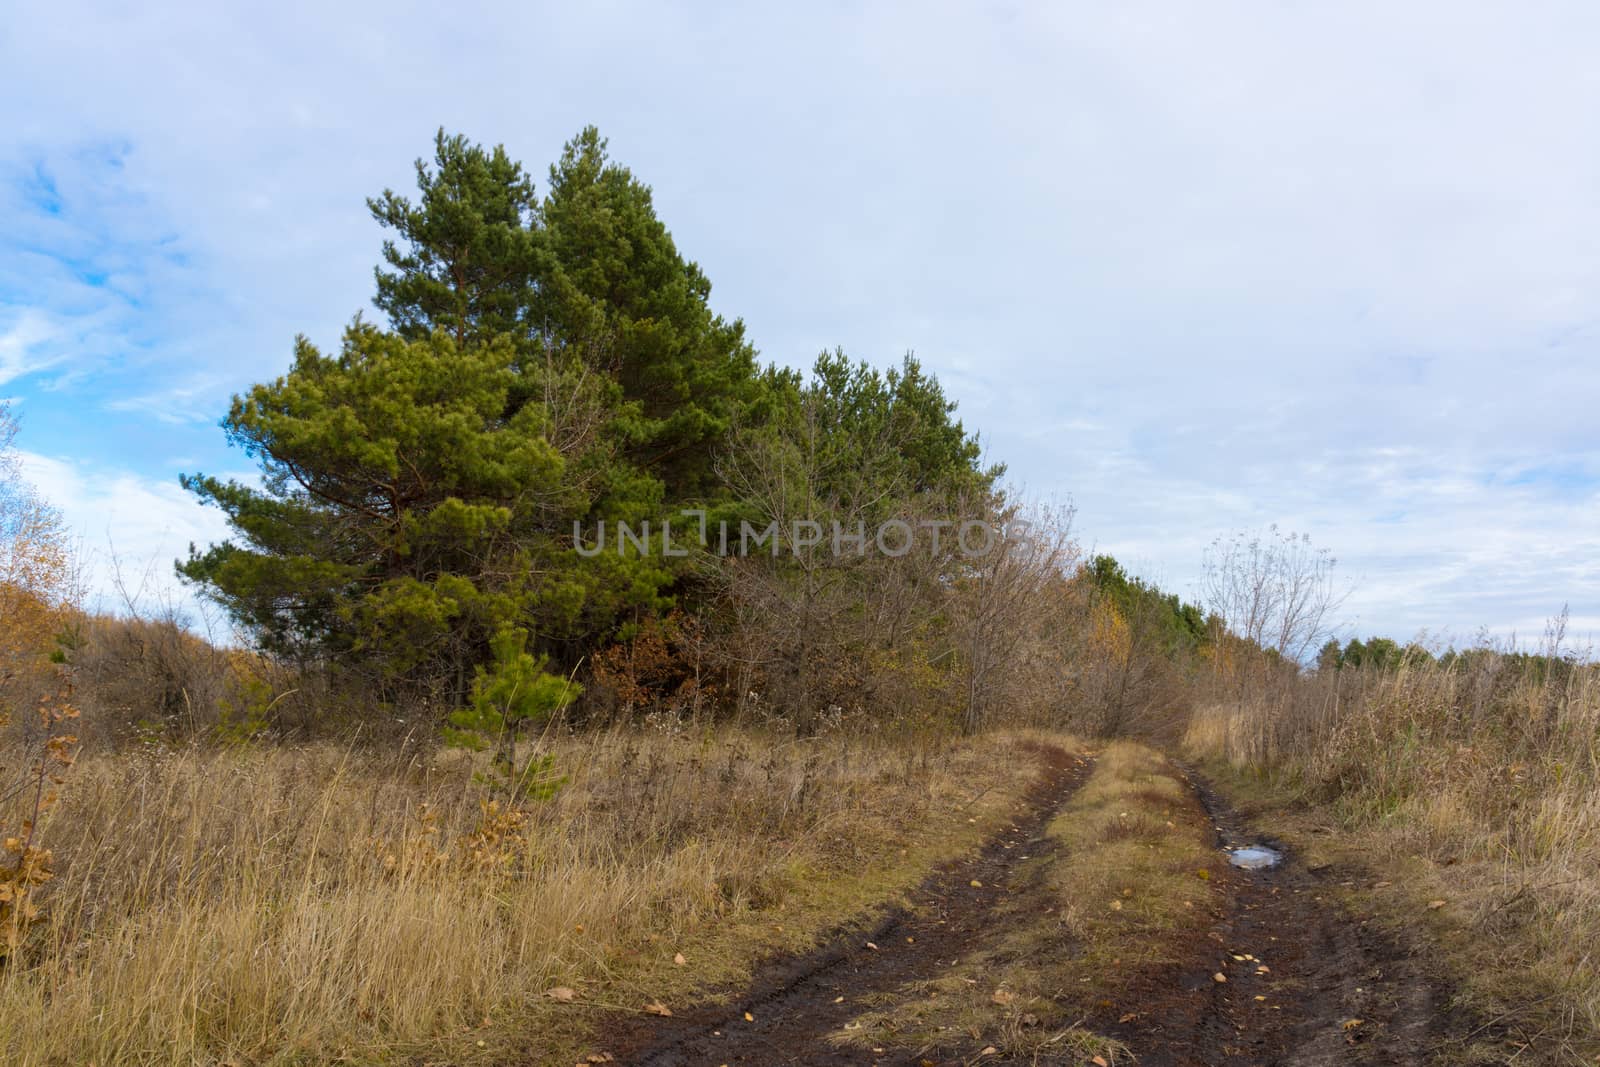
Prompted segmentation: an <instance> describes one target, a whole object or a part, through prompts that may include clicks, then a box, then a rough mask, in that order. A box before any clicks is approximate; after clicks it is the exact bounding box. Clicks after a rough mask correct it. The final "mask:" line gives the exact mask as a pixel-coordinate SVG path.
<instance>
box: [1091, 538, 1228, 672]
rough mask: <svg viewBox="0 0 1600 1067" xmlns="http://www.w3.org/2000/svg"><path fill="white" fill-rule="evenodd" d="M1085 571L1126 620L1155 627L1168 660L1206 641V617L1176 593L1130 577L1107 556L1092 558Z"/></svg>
mask: <svg viewBox="0 0 1600 1067" xmlns="http://www.w3.org/2000/svg"><path fill="white" fill-rule="evenodd" d="M1084 570H1085V573H1086V574H1087V576H1088V577H1089V580H1090V581H1091V582H1092V583H1093V585H1094V588H1095V590H1096V592H1097V593H1098V594H1099V595H1101V596H1104V597H1108V598H1109V599H1110V600H1111V603H1112V604H1114V605H1115V606H1116V608H1117V611H1118V612H1119V613H1121V615H1122V616H1123V617H1124V618H1127V619H1142V620H1147V621H1148V622H1149V623H1150V624H1152V625H1153V629H1154V632H1155V634H1156V637H1157V644H1158V646H1159V647H1160V648H1161V649H1162V651H1163V652H1165V653H1166V654H1167V655H1168V656H1171V657H1178V656H1184V655H1188V654H1191V653H1193V652H1195V651H1196V650H1198V649H1199V648H1200V646H1201V645H1203V644H1204V643H1205V642H1206V641H1207V639H1208V637H1209V634H1210V629H1209V627H1210V623H1209V621H1208V620H1207V619H1206V616H1205V613H1204V612H1203V611H1201V610H1200V609H1199V608H1198V607H1196V606H1195V605H1193V604H1190V603H1187V602H1186V601H1184V600H1183V599H1181V598H1180V597H1179V596H1178V595H1177V594H1176V593H1165V592H1162V591H1161V589H1160V588H1159V587H1158V586H1156V585H1155V584H1154V583H1152V582H1147V581H1145V580H1144V579H1143V578H1135V577H1132V576H1130V575H1129V574H1128V573H1127V571H1125V570H1123V568H1122V564H1120V563H1118V562H1117V561H1116V560H1115V559H1114V558H1113V557H1111V556H1108V555H1098V556H1095V557H1093V558H1092V559H1090V560H1089V562H1088V563H1087V564H1086V565H1085V568H1084Z"/></svg>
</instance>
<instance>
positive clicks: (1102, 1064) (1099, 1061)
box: [1089, 1056, 1111, 1067]
mask: <svg viewBox="0 0 1600 1067" xmlns="http://www.w3.org/2000/svg"><path fill="white" fill-rule="evenodd" d="M1089 1062H1090V1063H1092V1064H1094V1067H1111V1065H1110V1064H1109V1063H1107V1062H1106V1058H1105V1057H1104V1056H1096V1057H1095V1058H1094V1059H1092V1060H1090V1061H1089Z"/></svg>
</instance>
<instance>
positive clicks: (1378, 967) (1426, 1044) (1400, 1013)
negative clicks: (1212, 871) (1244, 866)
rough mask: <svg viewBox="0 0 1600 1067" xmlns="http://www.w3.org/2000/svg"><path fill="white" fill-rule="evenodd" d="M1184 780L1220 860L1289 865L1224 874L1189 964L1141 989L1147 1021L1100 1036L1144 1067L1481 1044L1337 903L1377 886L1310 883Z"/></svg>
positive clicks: (1420, 1059) (1408, 1057)
mask: <svg viewBox="0 0 1600 1067" xmlns="http://www.w3.org/2000/svg"><path fill="white" fill-rule="evenodd" d="M1184 777H1185V780H1186V781H1187V783H1188V785H1189V787H1190V788H1191V789H1193V790H1194V792H1195V795H1196V796H1197V797H1198V798H1199V800H1200V803H1201V805H1202V806H1203V807H1204V808H1205V810H1206V813H1207V815H1208V816H1209V817H1210V819H1211V822H1212V825H1213V827H1214V828H1215V830H1216V835H1217V845H1218V847H1219V849H1220V848H1230V847H1237V846H1240V845H1245V844H1265V845H1268V846H1270V847H1273V848H1276V849H1278V850H1279V851H1280V852H1282V853H1283V855H1284V860H1283V862H1282V863H1281V864H1280V865H1279V866H1277V867H1275V868H1271V869H1267V870H1257V871H1243V870H1236V869H1233V868H1231V867H1227V866H1226V864H1225V863H1224V862H1222V861H1220V860H1219V865H1218V869H1217V871H1216V877H1217V880H1218V881H1220V883H1221V888H1222V893H1221V894H1220V896H1221V904H1220V907H1219V910H1218V911H1217V912H1216V913H1215V916H1214V922H1213V923H1212V924H1211V926H1210V928H1209V929H1208V930H1206V932H1205V939H1204V941H1203V942H1200V943H1199V944H1197V945H1196V948H1195V951H1194V953H1193V959H1192V960H1191V961H1189V962H1187V963H1186V964H1184V965H1182V966H1178V967H1171V968H1166V969H1163V970H1162V971H1159V972H1155V973H1147V974H1145V975H1142V976H1139V978H1137V979H1136V984H1137V986H1138V987H1139V988H1138V990H1137V991H1138V993H1139V994H1140V996H1141V1004H1142V1006H1141V1009H1140V1011H1139V1014H1138V1016H1137V1017H1136V1018H1134V1019H1132V1020H1129V1021H1127V1022H1122V1021H1119V1019H1120V1017H1119V1019H1091V1025H1093V1026H1094V1027H1095V1029H1097V1030H1099V1031H1100V1032H1102V1033H1106V1034H1109V1035H1111V1036H1114V1037H1117V1038H1119V1039H1121V1040H1122V1041H1124V1042H1125V1043H1127V1045H1128V1046H1129V1047H1130V1048H1131V1049H1132V1050H1133V1052H1134V1054H1135V1055H1136V1056H1137V1057H1138V1062H1139V1063H1140V1064H1141V1065H1144V1067H1189V1065H1206V1067H1210V1065H1219V1064H1241V1065H1242V1064H1262V1065H1269V1064H1270V1065H1284V1067H1319V1065H1323V1064H1379V1063H1382V1064H1426V1063H1429V1062H1431V1061H1432V1060H1433V1059H1434V1058H1435V1055H1436V1054H1437V1053H1439V1052H1440V1051H1441V1050H1443V1049H1445V1048H1446V1047H1448V1046H1450V1045H1451V1044H1453V1043H1454V1042H1455V1041H1456V1039H1458V1038H1461V1037H1463V1036H1465V1035H1466V1034H1467V1033H1468V1032H1469V1031H1470V1030H1471V1020H1469V1019H1468V1018H1466V1017H1465V1016H1464V1015H1463V1014H1461V1013H1460V1012H1458V1011H1456V1010H1454V1009H1453V1008H1452V1005H1451V1002H1450V1000H1451V998H1450V994H1449V991H1448V988H1447V986H1446V985H1445V984H1444V983H1443V982H1442V981H1441V980H1440V979H1438V978H1437V977H1436V976H1434V975H1432V974H1430V973H1429V972H1428V971H1427V969H1426V968H1425V967H1424V966H1423V964H1422V963H1421V961H1420V960H1419V959H1418V957H1417V956H1416V954H1415V953H1414V952H1413V951H1411V949H1410V948H1408V947H1407V946H1406V945H1403V944H1401V943H1399V942H1398V941H1397V940H1396V939H1394V938H1393V937H1392V936H1390V935H1388V934H1386V933H1384V932H1383V931H1381V930H1380V929H1379V928H1378V926H1377V924H1376V923H1375V922H1374V921H1373V920H1372V917H1371V916H1369V915H1362V914H1351V913H1349V912H1347V911H1345V910H1344V909H1343V908H1342V907H1341V906H1340V904H1339V903H1338V902H1337V900H1336V899H1335V891H1336V889H1337V888H1338V887H1339V886H1340V885H1341V884H1343V885H1354V884H1358V880H1359V879H1363V878H1367V879H1370V878H1371V877H1372V876H1371V875H1370V874H1364V873H1361V872H1355V871H1338V870H1334V869H1331V868H1330V869H1324V870H1319V871H1313V870H1310V869H1308V868H1307V867H1306V866H1305V865H1304V864H1303V863H1301V862H1299V861H1298V860H1297V858H1296V857H1295V856H1294V854H1293V853H1292V852H1291V851H1289V850H1288V849H1286V848H1285V846H1284V845H1283V844H1282V842H1279V841H1276V840H1273V839H1272V838H1270V837H1262V836H1260V835H1254V834H1251V833H1250V830H1249V828H1248V827H1247V826H1246V824H1245V822H1244V820H1243V819H1242V818H1241V817H1240V816H1239V815H1238V814H1237V813H1236V812H1235V811H1234V810H1233V809H1232V808H1231V807H1230V806H1229V805H1228V804H1227V803H1226V802H1225V801H1224V800H1223V799H1222V798H1221V796H1220V795H1218V793H1217V792H1216V791H1215V790H1214V789H1213V788H1212V787H1211V786H1210V785H1209V784H1208V783H1207V782H1206V781H1205V780H1204V779H1203V778H1202V777H1200V776H1199V775H1197V774H1195V773H1193V772H1192V771H1186V772H1185V774H1184ZM1239 957H1244V958H1243V959H1240V958H1239ZM1219 974H1220V975H1221V976H1222V977H1223V978H1225V979H1226V981H1223V982H1219V981H1217V980H1216V978H1215V976H1216V975H1219Z"/></svg>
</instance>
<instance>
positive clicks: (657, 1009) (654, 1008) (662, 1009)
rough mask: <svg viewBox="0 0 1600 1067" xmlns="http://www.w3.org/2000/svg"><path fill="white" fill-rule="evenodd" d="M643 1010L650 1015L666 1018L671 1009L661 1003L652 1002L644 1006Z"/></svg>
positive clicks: (657, 1001)
mask: <svg viewBox="0 0 1600 1067" xmlns="http://www.w3.org/2000/svg"><path fill="white" fill-rule="evenodd" d="M644 1010H645V1011H647V1012H649V1013H650V1014H651V1015H662V1016H666V1015H671V1014H672V1009H671V1008H669V1007H667V1006H666V1005H665V1004H663V1003H661V1001H659V1000H652V1001H651V1002H650V1003H648V1004H646V1005H645V1006H644Z"/></svg>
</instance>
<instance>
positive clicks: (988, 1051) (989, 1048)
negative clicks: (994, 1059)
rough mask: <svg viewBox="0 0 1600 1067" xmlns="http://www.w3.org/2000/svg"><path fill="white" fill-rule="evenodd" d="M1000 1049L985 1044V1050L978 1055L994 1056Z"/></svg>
mask: <svg viewBox="0 0 1600 1067" xmlns="http://www.w3.org/2000/svg"><path fill="white" fill-rule="evenodd" d="M999 1051H1000V1050H999V1049H997V1048H995V1047H994V1046H993V1045H985V1046H983V1051H982V1052H980V1053H978V1055H980V1056H993V1055H995V1054H996V1053H998V1052H999Z"/></svg>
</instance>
